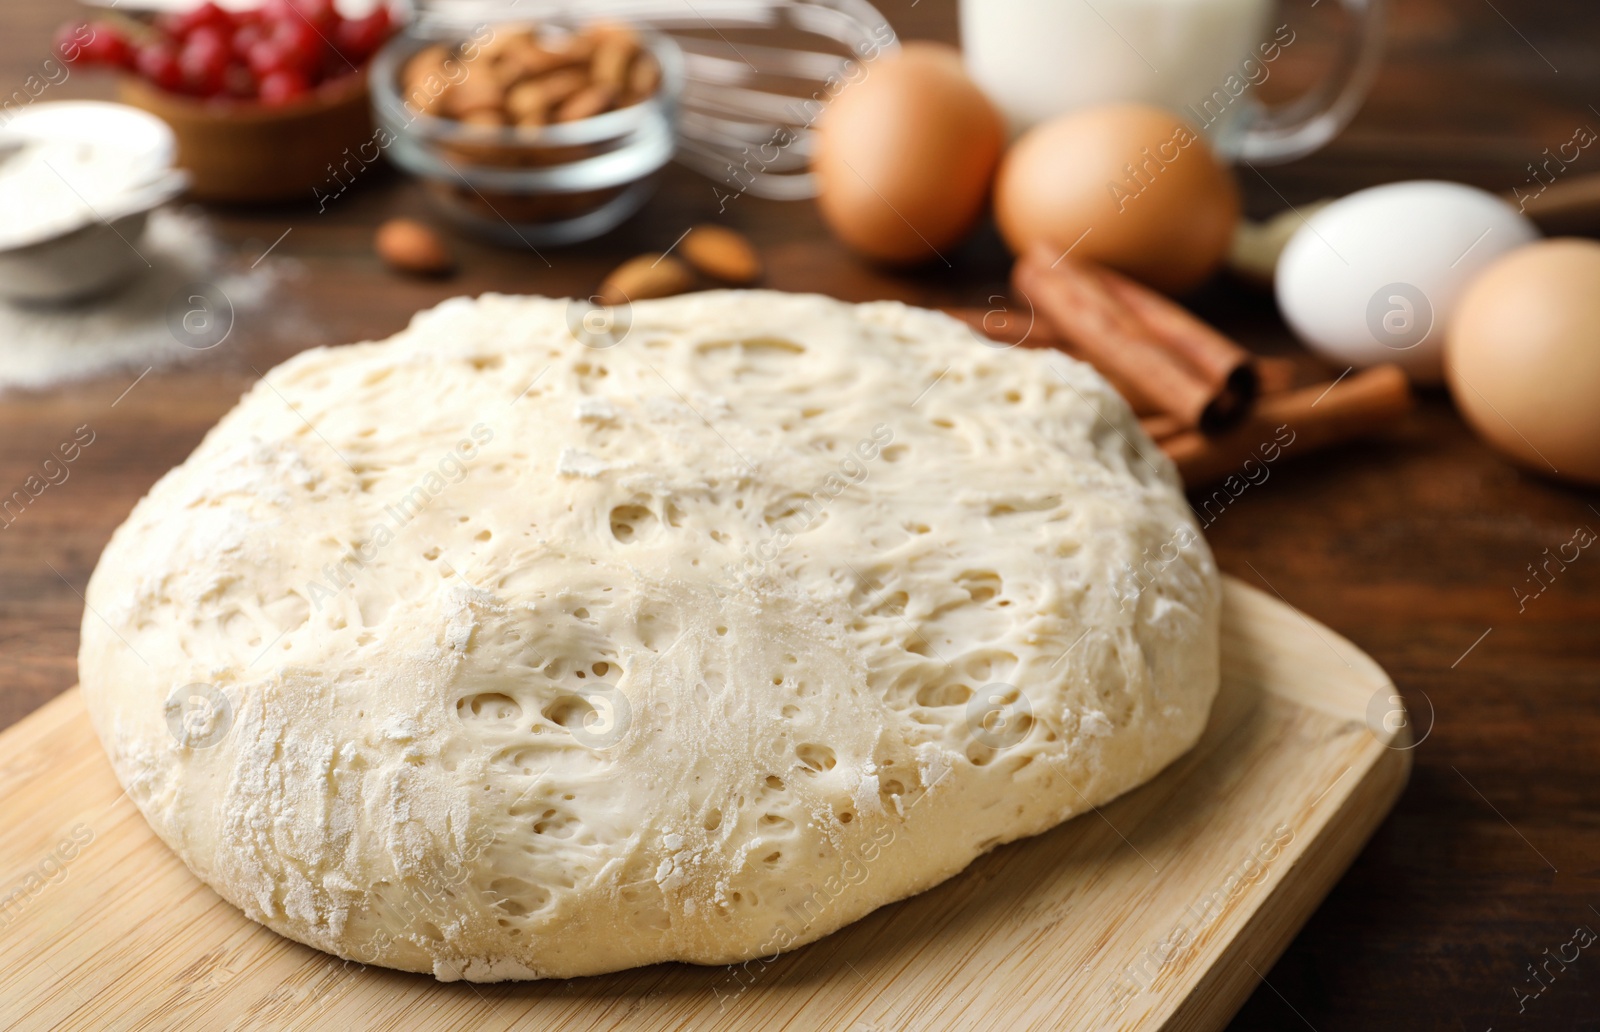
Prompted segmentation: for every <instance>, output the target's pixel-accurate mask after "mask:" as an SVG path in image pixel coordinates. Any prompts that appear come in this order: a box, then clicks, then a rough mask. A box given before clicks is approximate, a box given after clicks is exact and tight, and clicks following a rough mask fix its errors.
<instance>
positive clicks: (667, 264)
mask: <svg viewBox="0 0 1600 1032" xmlns="http://www.w3.org/2000/svg"><path fill="white" fill-rule="evenodd" d="M692 286H694V273H693V272H692V271H690V269H689V267H688V266H687V265H685V264H683V263H682V262H680V261H678V259H676V258H671V257H668V256H666V255H659V254H641V255H640V256H639V257H637V258H629V259H628V260H627V261H625V262H623V263H622V264H621V265H619V266H617V267H616V268H615V269H613V270H611V275H609V276H607V277H606V279H605V282H604V283H602V284H600V291H599V293H597V294H596V295H595V297H596V298H597V299H598V300H599V301H600V303H601V304H606V305H622V304H627V303H628V302H629V301H644V300H647V299H649V298H652V297H670V296H671V295H673V294H681V293H683V292H684V291H686V290H688V289H689V288H690V287H692Z"/></svg>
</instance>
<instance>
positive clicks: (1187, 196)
mask: <svg viewBox="0 0 1600 1032" xmlns="http://www.w3.org/2000/svg"><path fill="white" fill-rule="evenodd" d="M994 207H995V219H996V221H998V222H999V224H1000V232H1001V234H1002V235H1003V236H1004V237H1005V239H1006V244H1007V245H1008V246H1009V247H1010V248H1011V250H1012V252H1013V253H1015V254H1022V253H1024V252H1025V251H1027V249H1028V248H1029V247H1031V246H1032V245H1033V244H1034V243H1035V242H1036V241H1040V240H1043V241H1045V242H1046V243H1047V244H1049V245H1050V246H1051V247H1052V248H1055V249H1058V250H1061V251H1066V250H1067V249H1068V248H1071V249H1072V255H1073V257H1074V258H1082V259H1087V260H1089V261H1096V262H1100V263H1101V264H1103V265H1109V266H1111V267H1112V268H1114V269H1118V270H1120V271H1122V272H1125V273H1127V274H1128V275H1130V276H1133V277H1134V278H1136V279H1140V280H1143V281H1144V282H1146V283H1148V284H1150V285H1151V286H1152V287H1155V288H1156V289H1158V290H1164V291H1166V292H1168V293H1181V292H1183V291H1185V290H1188V289H1190V288H1191V287H1194V286H1197V285H1198V284H1199V283H1200V282H1201V281H1203V280H1204V279H1205V278H1206V277H1207V276H1209V275H1211V273H1212V272H1214V271H1215V270H1216V269H1217V267H1218V266H1219V265H1220V264H1221V263H1222V259H1223V257H1224V256H1225V255H1226V254H1227V253H1228V248H1229V246H1230V244H1231V243H1232V241H1233V227H1234V225H1235V223H1237V222H1238V221H1239V191H1238V187H1237V186H1236V185H1235V184H1234V181H1233V176H1232V174H1231V173H1230V172H1229V171H1228V170H1227V169H1226V168H1224V167H1223V166H1222V165H1220V164H1218V163H1217V160H1216V158H1215V157H1214V156H1213V155H1212V153H1211V148H1210V147H1209V146H1207V144H1206V142H1205V140H1204V139H1202V138H1201V136H1200V134H1199V133H1198V132H1196V131H1195V130H1194V129H1193V128H1192V127H1191V126H1190V125H1189V124H1188V123H1186V122H1184V121H1183V120H1182V119H1180V118H1178V117H1177V116H1176V115H1173V114H1170V113H1169V112H1166V111H1163V110H1162V109H1160V108H1155V107H1150V106H1148V105H1144V104H1108V105H1105V106H1101V107H1093V108H1085V109H1083V110H1080V111H1074V112H1072V113H1070V114H1066V115H1062V116H1061V117H1059V118H1055V119H1052V120H1051V121H1049V122H1045V123H1043V124H1041V125H1038V126H1035V127H1034V128H1033V129H1031V130H1030V131H1029V132H1027V133H1026V134H1024V135H1023V137H1022V138H1021V139H1019V140H1018V141H1017V142H1016V143H1015V144H1013V145H1012V146H1011V149H1010V150H1009V151H1007V152H1006V156H1005V158H1004V160H1002V161H1001V163H1000V174H999V177H998V178H997V179H996V180H995V193H994Z"/></svg>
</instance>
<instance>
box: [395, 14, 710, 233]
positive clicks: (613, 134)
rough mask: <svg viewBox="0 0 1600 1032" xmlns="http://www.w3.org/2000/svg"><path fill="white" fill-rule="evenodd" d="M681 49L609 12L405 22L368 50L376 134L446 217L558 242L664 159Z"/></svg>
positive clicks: (597, 224)
mask: <svg viewBox="0 0 1600 1032" xmlns="http://www.w3.org/2000/svg"><path fill="white" fill-rule="evenodd" d="M682 88H683V55H682V53H681V51H679V49H678V47H677V44H675V43H673V42H672V40H670V39H668V38H667V37H666V36H663V35H661V34H659V33H655V32H651V31H648V30H645V29H642V28H638V27H633V26H628V25H624V24H621V23H616V22H595V23H591V24H586V25H565V24H557V23H543V24H538V25H532V24H500V25H488V26H480V27H479V28H477V29H476V30H474V31H473V32H472V33H471V34H470V35H467V36H457V37H453V38H449V37H446V38H441V37H440V36H439V35H437V34H436V33H434V32H424V31H422V30H415V31H410V32H407V33H405V34H402V35H400V36H397V37H395V38H394V39H392V40H391V41H390V42H389V44H388V45H387V46H385V47H384V49H383V50H382V51H380V52H379V54H378V56H377V58H376V59H375V60H374V62H373V66H372V75H371V89H372V100H373V110H374V112H375V114H376V117H377V122H378V138H377V143H378V144H379V145H380V146H381V147H385V148H387V149H388V151H389V153H390V155H391V157H392V158H393V160H394V162H395V163H396V164H398V165H399V166H400V167H401V168H403V169H405V170H406V171H408V172H410V173H412V174H413V175H416V176H418V177H420V178H421V179H422V180H423V182H424V183H425V184H426V185H427V188H428V191H429V193H430V194H431V195H432V196H433V198H434V199H435V200H436V201H437V202H438V204H439V206H440V207H441V208H442V209H443V210H444V211H445V212H446V213H447V214H448V215H450V216H451V217H452V218H454V219H455V220H456V221H457V222H458V223H460V224H462V225H463V226H465V227H466V228H468V229H471V230H475V231H477V232H479V233H480V234H482V235H485V236H487V237H489V238H491V239H495V240H498V241H500V242H502V243H506V244H510V245H512V246H517V245H529V246H531V245H538V244H565V243H573V242H576V241H579V240H587V239H590V238H591V237H596V236H599V235H600V234H602V233H605V232H606V231H608V230H610V229H611V228H613V227H614V226H616V225H617V224H618V223H620V222H622V221H623V220H624V219H626V218H627V217H628V216H630V215H632V214H633V213H634V212H635V211H637V210H638V209H639V208H640V206H641V205H643V204H644V202H645V200H646V199H647V198H648V197H649V195H650V192H651V191H652V189H653V188H654V179H655V175H656V173H657V172H659V171H660V169H661V168H662V167H663V166H665V165H666V163H667V162H668V161H670V160H671V159H672V155H673V151H674V147H675V143H674V129H675V120H676V115H677V106H678V97H679V94H680V93H681V92H682Z"/></svg>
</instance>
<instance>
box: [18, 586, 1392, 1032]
mask: <svg viewBox="0 0 1600 1032" xmlns="http://www.w3.org/2000/svg"><path fill="white" fill-rule="evenodd" d="M1394 694H1395V693H1394V689H1393V686H1392V685H1391V684H1390V682H1389V679H1388V677H1387V676H1386V675H1385V674H1384V673H1383V671H1382V670H1381V669H1379V667H1378V666H1377V664H1375V663H1374V662H1373V661H1372V660H1371V659H1369V658H1368V657H1367V656H1366V655H1364V654H1363V653H1361V652H1360V651H1359V650H1358V649H1356V647H1355V646H1353V645H1351V644H1350V643H1349V642H1348V641H1346V640H1344V639H1343V638H1341V637H1339V636H1338V635H1337V634H1335V633H1333V632H1332V631H1330V630H1328V629H1327V628H1325V627H1322V626H1319V625H1318V624H1315V623H1313V622H1312V621H1311V620H1309V619H1308V618H1306V617H1305V616H1303V615H1302V614H1300V613H1299V612H1297V611H1296V610H1294V609H1291V608H1289V607H1288V606H1287V605H1284V604H1281V603H1280V602H1278V601H1275V600H1274V599H1272V598H1271V597H1269V596H1267V595H1264V594H1262V593H1261V592H1259V591H1256V590H1255V589H1253V588H1250V587H1247V586H1245V585H1243V584H1241V583H1239V582H1237V581H1233V580H1229V581H1228V583H1227V587H1226V601H1225V608H1224V618H1223V684H1222V692H1221V694H1220V696H1219V697H1218V699H1217V703H1216V706H1215V708H1214V710H1213V713H1212V716H1211V722H1210V724H1209V725H1208V727H1207V729H1206V732H1205V735H1204V737H1203V738H1202V739H1201V741H1200V743H1199V745H1197V746H1196V747H1195V749H1194V750H1193V751H1191V752H1190V753H1189V754H1188V755H1187V756H1185V757H1183V758H1182V759H1181V760H1179V761H1178V762H1177V763H1175V764H1173V765H1172V767H1170V768H1169V769H1168V770H1166V771H1165V772H1164V773H1162V774H1161V776H1160V777H1158V778H1156V779H1155V780H1154V781H1152V782H1151V783H1149V784H1147V785H1145V786H1143V787H1142V788H1140V789H1138V790H1136V791H1134V792H1130V793H1129V794H1128V795H1126V796H1124V797H1122V798H1121V799H1118V800H1117V801H1116V802H1114V803H1112V804H1110V805H1108V806H1105V807H1102V808H1100V810H1099V811H1098V812H1095V813H1088V814H1084V815H1082V816H1080V817H1078V818H1076V819H1075V820H1072V821H1069V822H1068V823H1067V824H1065V825H1063V826H1061V827H1059V828H1057V829H1055V830H1054V831H1051V832H1048V833H1046V834H1044V835H1040V836H1038V837H1036V838H1033V839H1029V840H1026V841H1023V842H1017V843H1013V844H1011V845H1008V846H1002V847H1001V848H999V849H997V850H995V851H994V852H993V853H991V854H989V855H988V856H985V857H983V858H982V859H980V860H978V861H977V862H976V863H974V864H973V865H972V866H971V867H969V868H968V869H967V870H966V871H964V872H963V873H961V874H959V875H957V876H956V877H954V878H952V879H950V880H949V881H948V882H946V883H945V884H943V885H941V886H939V887H937V888H935V889H933V890H932V891H930V892H927V893H924V894H923V895H920V896H917V897H914V898H912V899H909V900H905V901H903V902H901V903H897V904H894V905H892V906H887V907H884V908H882V909H881V910H878V911H877V912H875V913H873V914H871V915H869V916H868V917H866V918H864V919H863V920H861V921H859V922H857V923H856V924H854V925H852V926H850V927H848V928H846V929H844V930H842V931H840V932H837V933H835V934H834V935H832V936H829V937H828V938H826V939H823V940H822V941H820V942H818V943H815V944H813V945H811V946H808V947H805V948H803V949H800V950H797V951H795V952H794V953H790V954H786V955H784V956H782V957H779V958H778V959H776V960H775V961H772V962H770V963H767V962H764V961H761V960H757V961H753V962H751V963H749V964H747V965H744V966H743V967H739V968H700V967H692V966H689V965H678V964H662V965H657V966H654V967H648V968H640V969H636V970H633V971H627V972H623V973H620V974H616V975H608V976H602V977H596V978H583V979H573V980H570V981H561V982H535V983H500V984H494V985H473V984H469V983H464V982H456V983H450V984H445V983H439V982H436V981H434V980H433V979H432V978H429V977H427V976H422V975H410V974H402V973H399V972H393V971H386V970H383V969H379V968H364V967H362V966H360V965H357V964H352V963H346V962H343V961H340V960H337V959H335V958H333V957H329V956H326V955H324V954H321V953H318V952H317V951H315V950H312V949H309V948H307V947H304V946H301V945H299V944H297V943H293V942H290V941H289V940H287V939H283V938H280V937H278V936H277V935H275V934H273V933H272V932H269V931H267V930H266V929H264V928H261V927H259V926H257V925H255V924H253V923H251V922H250V921H248V920H246V919H245V918H244V917H243V916H242V915H241V914H240V913H239V912H238V911H237V910H235V909H234V908H233V907H232V906H230V905H228V904H227V903H224V902H223V901H222V900H221V899H219V898H218V897H217V896H216V895H215V894H214V893H213V892H212V891H211V890H210V889H208V888H207V887H206V886H205V885H203V884H202V883H200V882H199V881H198V880H196V879H195V878H194V877H193V876H192V875H190V874H189V872H188V871H187V869H186V868H184V866H183V865H182V864H181V863H180V862H179V861H178V860H177V859H176V858H175V857H174V856H173V855H172V854H171V853H170V852H168V851H167V849H166V847H165V846H163V845H162V844H161V842H160V841H159V840H158V839H156V837H155V836H154V835H153V834H152V833H151V832H150V830H149V829H148V827H147V826H146V825H145V822H144V819H143V818H142V817H141V816H140V815H139V813H138V811H137V810H136V809H135V808H134V806H133V804H132V803H131V802H129V801H128V799H127V798H126V797H125V796H123V795H122V792H121V787H120V786H119V785H118V784H117V782H116V779H115V777H114V776H113V774H112V772H111V768H110V766H109V764H108V763H107V762H106V760H105V757H104V756H103V754H102V753H101V751H100V745H99V742H98V740H97V739H96V738H95V736H94V733H93V732H92V730H91V729H90V727H89V724H88V722H87V719H86V717H85V715H84V711H83V703H82V701H81V700H80V698H79V695H78V693H77V691H76V690H74V691H70V692H68V693H66V694H65V695H62V696H61V697H60V698H58V699H56V700H55V701H53V702H51V703H49V704H48V705H46V706H45V707H43V708H42V709H40V710H39V711H38V712H37V713H34V714H33V715H32V716H30V717H28V718H27V719H26V720H24V721H23V722H22V723H20V724H18V725H16V726H15V727H13V728H11V729H10V730H8V731H6V732H5V733H4V734H3V735H0V878H3V881H0V1027H5V1028H8V1029H53V1028H70V1029H96V1030H99V1029H177V1028H184V1029H191V1028H205V1029H273V1030H284V1029H320V1028H331V1029H337V1030H339V1032H355V1030H360V1029H407V1030H411V1029H419V1030H430V1032H431V1030H436V1029H463V1030H465V1029H472V1030H492V1029H511V1028H528V1029H555V1028H563V1029H565V1028H574V1029H587V1030H599V1029H624V1028H626V1029H650V1030H657V1029H658V1030H662V1032H669V1030H676V1029H680V1028H696V1029H741V1030H742V1029H773V1030H777V1029H796V1030H811V1029H847V1030H854V1032H888V1030H896V1032H899V1030H904V1029H917V1030H922V1029H996V1030H1004V1032H1011V1030H1017V1029H1034V1028H1039V1029H1046V1028H1049V1029H1056V1028H1060V1029H1069V1028H1070V1029H1115V1030H1122V1029H1164V1030H1177V1029H1185V1030H1187V1029H1217V1028H1221V1027H1222V1026H1223V1025H1225V1024H1226V1023H1227V1021H1228V1019H1229V1018H1230V1017H1232V1015H1233V1014H1234V1013H1235V1011H1237V1010H1238V1008H1239V1006H1240V1005H1241V1004H1242V1003H1243V1002H1244V1000H1245V998H1246V996H1248V995H1249V993H1250V991H1251V990H1252V989H1253V988H1254V987H1255V984H1256V982H1257V981H1258V980H1259V979H1260V977H1261V976H1262V974H1264V973H1265V972H1267V971H1268V970H1269V969H1270V968H1271V967H1272V964H1273V961H1275V960H1276V959H1277V957H1278V955H1279V953H1280V952H1281V951H1282V950H1283V949H1284V947H1285V946H1286V945H1287V944H1288V942H1289V940H1290V939H1291V938H1292V937H1293V936H1294V934H1295V932H1296V931H1297V930H1298V929H1299V928H1300V926H1301V925H1302V924H1303V923H1304V922H1305V920H1306V918H1307V917H1309V916H1310V914H1311V912H1312V910H1313V909H1315V907H1316V906H1317V904H1318V903H1319V902H1320V901H1321V900H1322V898H1323V897H1324V896H1325V895H1326V894H1327V892H1328V890H1329V889H1330V888H1331V887H1332V886H1333V883H1334V881H1335V880H1336V879H1337V878H1338V877H1339V875H1340V874H1341V873H1342V872H1343V871H1344V870H1345V868H1346V867H1347V866H1348V865H1349V864H1350V862H1351V860H1352V859H1353V858H1354V857H1355V855H1356V853H1357V852H1358V851H1359V850H1360V849H1361V846H1362V844H1363V843H1364V842H1365V841H1366V840H1367V838H1368V836H1369V835H1370V834H1371V833H1372V831H1373V829H1374V828H1375V827H1376V826H1377V824H1378V822H1379V821H1380V820H1381V819H1382V818H1383V816H1384V814H1385V813H1386V812H1388V810H1389V807H1390V806H1391V805H1392V804H1393V802H1394V800H1395V798H1396V797H1397V796H1398V795H1399V793H1400V789H1401V787H1402V786H1403V785H1404V784H1405V780H1406V776H1407V773H1408V772H1409V770H1410V758H1409V757H1410V753H1409V752H1407V751H1406V750H1407V748H1408V747H1409V745H1410V738H1409V733H1408V731H1407V729H1406V727H1405V714H1404V711H1403V710H1402V709H1400V708H1399V702H1398V700H1393V699H1392V697H1393V696H1394ZM1353 945H1354V944H1353Z"/></svg>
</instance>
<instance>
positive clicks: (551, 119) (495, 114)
mask: <svg viewBox="0 0 1600 1032" xmlns="http://www.w3.org/2000/svg"><path fill="white" fill-rule="evenodd" d="M463 73H465V74H463ZM660 85H661V66H660V65H658V64H657V63H656V59H655V57H654V55H652V54H651V53H650V52H649V50H647V49H646V48H645V47H644V46H643V44H642V43H641V42H640V40H639V37H638V35H637V34H636V33H635V32H634V31H633V30H632V29H630V28H628V27H627V26H626V25H620V24H614V23H596V24H594V25H589V26H585V27H584V28H582V29H580V30H578V31H576V32H556V31H548V30H542V29H540V28H539V27H538V26H534V25H520V26H519V25H502V26H500V27H499V28H497V29H496V30H495V32H494V35H493V36H492V37H491V38H490V39H489V40H488V41H487V42H485V43H481V44H480V43H478V42H476V41H465V42H462V43H460V44H457V45H455V46H445V45H443V44H434V45H432V46H429V47H425V48H424V49H422V50H419V51H417V53H415V54H413V55H412V57H411V59H410V60H409V61H407V62H406V64H405V67H404V69H403V70H402V71H401V73H400V86H401V89H402V91H403V94H404V97H405V100H406V103H407V104H409V105H410V106H411V108H412V109H413V110H415V111H417V112H420V113H422V114H429V115H438V116H443V117H446V118H453V119H456V120H458V121H461V122H466V123H468V124H474V125H516V126H524V127H537V126H542V125H548V124H551V123H558V122H575V121H578V120H579V119H584V118H592V117H594V116H595V115H599V114H604V113H605V112H607V111H613V110H616V109H618V108H625V107H628V106H630V105H633V104H637V103H639V102H640V101H642V100H645V99H648V98H649V97H651V96H653V95H654V94H655V92H656V90H657V89H658V88H659V87H660Z"/></svg>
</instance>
